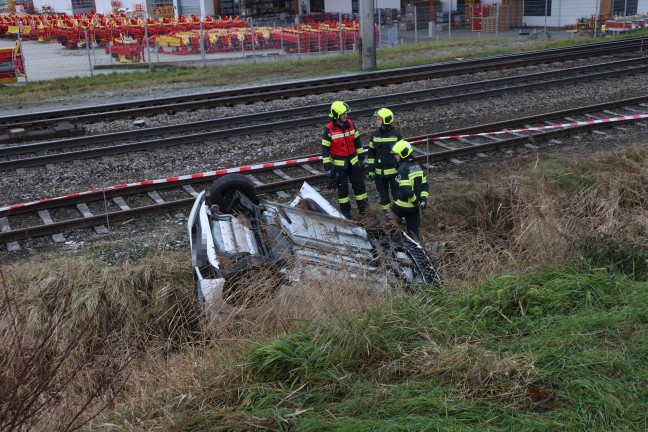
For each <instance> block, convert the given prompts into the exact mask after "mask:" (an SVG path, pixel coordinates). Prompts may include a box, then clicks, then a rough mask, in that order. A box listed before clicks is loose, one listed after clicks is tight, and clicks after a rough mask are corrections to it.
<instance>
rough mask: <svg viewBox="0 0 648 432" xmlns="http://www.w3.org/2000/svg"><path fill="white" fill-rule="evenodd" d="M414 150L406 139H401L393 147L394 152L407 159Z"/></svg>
mask: <svg viewBox="0 0 648 432" xmlns="http://www.w3.org/2000/svg"><path fill="white" fill-rule="evenodd" d="M413 151H414V150H413V149H412V146H411V145H410V143H408V142H407V141H405V140H400V141H398V142H397V143H396V144H394V146H393V147H392V148H391V152H392V153H396V154H397V155H398V156H400V157H401V158H403V159H405V158H407V157H409V156H410V155H411V154H412V152H413Z"/></svg>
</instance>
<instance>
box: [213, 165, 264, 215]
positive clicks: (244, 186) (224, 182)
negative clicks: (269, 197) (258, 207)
mask: <svg viewBox="0 0 648 432" xmlns="http://www.w3.org/2000/svg"><path fill="white" fill-rule="evenodd" d="M237 191H238V192H241V193H242V194H243V195H245V196H246V197H247V198H248V199H249V200H250V201H252V202H255V203H257V202H258V198H257V192H256V186H254V182H252V180H250V179H249V178H248V177H246V176H244V175H241V174H228V175H226V176H223V177H221V178H219V179H218V180H216V181H215V182H214V183H213V184H212V187H211V190H210V191H209V203H210V205H214V204H215V205H218V207H219V209H220V211H221V212H223V213H227V210H228V209H229V208H230V206H231V204H232V200H233V199H234V196H235V195H236V192H237Z"/></svg>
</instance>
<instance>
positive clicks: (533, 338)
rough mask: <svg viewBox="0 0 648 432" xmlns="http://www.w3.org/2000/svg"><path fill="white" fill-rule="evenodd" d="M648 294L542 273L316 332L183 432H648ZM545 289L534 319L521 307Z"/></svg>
mask: <svg viewBox="0 0 648 432" xmlns="http://www.w3.org/2000/svg"><path fill="white" fill-rule="evenodd" d="M647 288H648V285H646V284H645V283H641V282H636V281H633V280H631V279H629V278H627V277H625V276H622V275H615V274H611V273H609V272H606V271H603V270H597V269H590V270H589V271H583V272H572V271H568V270H566V271H551V272H539V273H533V274H529V275H524V276H502V277H496V278H493V279H489V280H487V281H485V282H484V283H483V284H482V285H479V286H477V287H476V288H475V291H474V294H471V295H466V293H462V292H457V293H447V292H446V293H440V292H437V291H429V292H424V293H422V294H421V295H420V296H419V297H417V298H414V299H413V298H399V299H397V300H396V301H394V302H393V303H392V304H390V305H389V306H388V307H381V308H377V309H372V310H369V311H366V312H364V313H362V314H359V315H356V316H353V317H338V318H336V319H335V320H333V322H329V323H322V322H314V323H310V324H308V325H306V326H305V327H304V328H303V329H302V330H300V331H297V332H294V333H290V334H286V335H283V336H280V337H278V338H276V339H273V340H270V341H265V342H258V343H255V344H253V345H252V346H251V347H250V348H249V350H248V351H246V352H245V353H243V355H242V356H241V357H240V359H239V362H241V365H242V366H241V367H242V368H243V370H245V371H246V373H247V380H246V383H245V385H244V387H243V388H242V389H241V399H240V404H237V405H236V406H235V407H232V408H231V409H224V410H223V409H220V410H214V411H209V412H206V413H203V414H199V415H196V416H194V417H193V418H191V419H190V420H189V421H188V422H187V423H183V424H182V428H185V429H187V430H212V429H211V428H212V427H214V425H216V424H220V426H221V428H220V429H218V428H217V429H216V430H227V429H228V428H231V429H233V430H242V429H245V428H246V427H248V426H249V425H255V427H258V428H260V429H263V428H268V429H271V430H300V431H310V430H312V431H315V430H319V431H322V430H326V431H328V430H331V431H332V430H336V431H338V430H349V431H352V430H363V431H364V430H381V431H405V430H484V431H487V430H516V431H518V430H548V431H549V430H582V429H583V428H584V429H586V430H601V431H603V430H637V431H639V430H645V427H646V420H647V419H646V417H645V413H646V412H647V411H646V409H647V408H648V402H646V401H647V400H648V399H647V398H646V396H647V395H648V394H647V391H646V388H645V384H646V378H648V375H647V373H648V368H647V367H646V365H647V364H648V363H647V362H646V360H648V359H647V358H646V356H647V354H648V349H647V348H648V345H647V340H646V338H645V336H646V326H645V324H642V323H644V322H646V321H647V320H646V319H647V318H648V290H647ZM534 290H540V292H541V293H542V294H541V295H540V296H537V297H534V298H535V299H536V300H534V301H539V302H540V304H542V306H543V312H542V313H534V314H528V313H525V312H524V308H518V304H517V301H516V300H518V299H524V298H527V297H528V296H529V295H530V294H529V293H532V292H534ZM547 293H550V294H547ZM530 304H531V303H530ZM225 413H227V414H225ZM226 419H227V420H226Z"/></svg>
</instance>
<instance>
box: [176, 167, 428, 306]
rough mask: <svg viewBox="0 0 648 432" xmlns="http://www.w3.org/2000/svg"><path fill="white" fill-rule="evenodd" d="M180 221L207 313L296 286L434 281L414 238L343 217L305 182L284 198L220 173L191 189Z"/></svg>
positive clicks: (374, 286) (384, 286)
mask: <svg viewBox="0 0 648 432" xmlns="http://www.w3.org/2000/svg"><path fill="white" fill-rule="evenodd" d="M188 228H189V238H190V244H191V254H192V262H193V267H194V270H195V280H196V294H197V297H198V301H199V302H200V305H201V307H203V308H204V309H206V310H208V311H209V312H212V313H213V312H215V313H218V314H227V313H231V312H234V311H237V310H243V309H252V308H255V307H258V306H259V305H261V304H263V303H264V302H267V301H269V300H270V299H272V298H273V297H275V296H278V295H280V292H281V291H288V292H290V291H291V290H293V289H297V288H298V289H300V290H301V289H303V288H304V286H311V287H312V286H315V287H316V286H318V285H319V286H325V285H327V286H330V285H335V286H338V287H341V288H342V289H347V288H348V289H366V290H369V291H372V290H373V291H377V292H386V291H388V290H389V289H390V288H391V287H394V286H398V285H400V286H403V285H404V286H405V287H406V288H408V289H417V287H418V286H420V285H425V284H433V285H436V286H439V285H440V279H439V275H438V273H437V269H436V266H435V264H434V262H433V260H432V259H431V258H430V256H429V255H428V254H427V252H426V251H425V249H424V248H423V247H422V246H421V245H420V244H419V243H418V242H417V241H415V240H414V239H412V238H411V237H409V236H408V235H407V234H405V233H404V232H403V231H401V230H396V231H392V232H386V231H385V230H384V229H381V228H375V229H366V228H364V227H362V226H361V225H360V224H359V223H357V222H355V221H353V220H348V219H346V218H345V217H344V216H343V215H342V214H341V213H340V212H339V211H338V210H336V209H335V208H334V207H333V206H332V205H331V204H330V203H329V202H328V201H327V200H326V199H325V198H324V197H322V196H321V195H320V194H319V193H318V192H317V191H316V190H315V189H314V188H313V187H311V186H310V185H309V184H308V183H304V184H303V186H302V187H301V189H300V191H299V193H298V194H297V196H296V198H295V199H294V200H293V201H292V202H291V203H290V204H288V205H285V204H278V203H274V202H267V201H260V200H259V199H258V197H257V193H256V188H255V186H254V183H253V182H252V181H251V180H250V179H249V178H247V177H246V176H244V175H240V174H229V175H226V176H223V177H221V178H219V179H218V180H216V181H215V182H214V184H213V185H212V188H211V190H210V192H209V195H208V194H207V193H206V192H202V193H200V194H199V195H198V196H197V198H196V201H195V203H194V205H193V208H192V210H191V213H190V215H189V220H188ZM312 281H317V283H315V284H312V283H310V282H312Z"/></svg>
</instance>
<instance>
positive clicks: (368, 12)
mask: <svg viewBox="0 0 648 432" xmlns="http://www.w3.org/2000/svg"><path fill="white" fill-rule="evenodd" d="M358 3H359V6H360V44H361V46H362V50H361V55H362V70H363V71H364V70H372V69H376V33H375V32H374V0H360V1H359V2H358Z"/></svg>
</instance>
